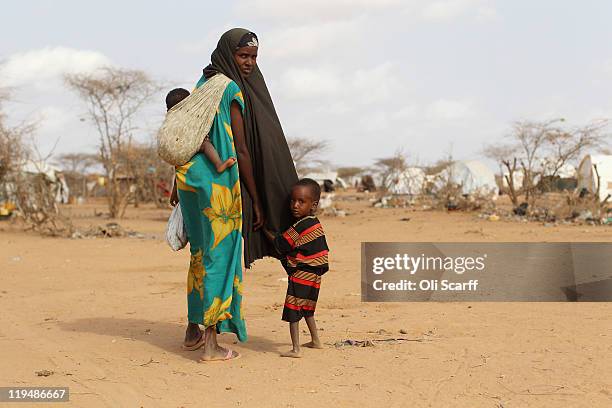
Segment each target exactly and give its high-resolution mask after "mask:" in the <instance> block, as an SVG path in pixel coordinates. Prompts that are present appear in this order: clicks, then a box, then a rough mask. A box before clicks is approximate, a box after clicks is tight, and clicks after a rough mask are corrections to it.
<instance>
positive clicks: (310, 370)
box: [0, 200, 612, 408]
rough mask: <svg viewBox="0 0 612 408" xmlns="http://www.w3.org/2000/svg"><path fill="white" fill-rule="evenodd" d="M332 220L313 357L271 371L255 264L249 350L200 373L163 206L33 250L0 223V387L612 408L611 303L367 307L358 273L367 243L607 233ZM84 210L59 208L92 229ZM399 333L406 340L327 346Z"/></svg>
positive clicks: (75, 397) (131, 398) (431, 215)
mask: <svg viewBox="0 0 612 408" xmlns="http://www.w3.org/2000/svg"><path fill="white" fill-rule="evenodd" d="M341 206H342V207H343V208H344V209H346V210H348V211H349V212H350V215H348V216H347V217H343V218H340V217H321V220H322V222H323V223H324V227H325V229H326V230H327V235H328V241H329V243H330V248H331V251H332V253H331V262H332V263H331V270H330V272H329V273H328V274H327V275H326V276H325V277H324V281H323V286H322V290H321V296H320V300H319V304H318V309H317V318H318V321H319V326H320V328H321V330H322V331H321V338H322V340H323V342H324V343H325V344H326V348H325V349H323V350H310V349H304V350H303V353H304V358H302V359H288V358H281V357H279V354H280V352H282V351H285V350H287V349H288V348H289V344H290V340H289V333H288V327H287V325H286V324H285V323H284V322H282V321H281V320H280V314H281V307H280V305H281V303H282V301H283V298H284V291H285V285H286V283H285V282H283V281H282V280H281V279H282V278H283V277H285V276H286V275H285V272H284V271H283V270H282V268H281V267H280V265H279V264H278V263H277V262H275V261H272V260H264V261H259V262H257V263H256V264H255V265H254V267H253V269H252V270H250V271H247V272H246V274H245V292H246V293H245V309H246V311H245V312H246V316H247V324H248V330H249V341H248V342H247V343H243V344H235V337H234V336H233V335H229V334H224V335H222V336H221V337H220V340H221V342H222V343H223V344H224V345H229V346H231V347H233V348H235V349H236V350H238V351H239V352H240V353H242V358H241V359H239V360H236V361H231V362H216V363H207V364H202V363H198V358H199V356H200V354H201V352H200V351H193V352H189V351H182V350H181V348H180V346H181V343H182V340H183V336H184V328H185V324H186V318H185V316H186V298H185V293H186V282H185V281H186V274H187V268H188V264H189V256H188V253H187V252H186V250H183V251H180V252H177V253H174V252H172V251H171V250H170V249H169V248H168V247H167V245H166V244H165V242H164V241H163V240H162V236H163V229H164V227H165V219H166V217H167V215H168V214H169V210H158V209H155V208H153V207H149V206H145V207H143V208H140V209H129V211H128V213H127V218H126V219H125V220H122V221H120V222H121V225H122V226H124V227H127V228H131V229H133V230H136V231H138V232H141V233H142V234H144V238H112V239H60V238H43V237H39V236H37V235H36V234H33V233H24V232H20V231H18V230H15V229H14V228H13V227H11V226H10V225H9V224H8V223H7V222H3V223H0V279H1V280H0V282H1V284H0V310H1V311H2V313H1V315H0V316H1V317H0V319H1V320H0V323H1V324H0V361H1V364H0V386H21V387H23V386H67V387H70V402H69V403H65V404H61V405H59V404H50V405H49V406H75V407H140V406H143V407H207V408H208V407H233V406H243V407H323V406H336V407H354V406H360V407H381V406H384V407H497V408H501V407H504V408H509V407H610V406H612V323H611V320H610V315H611V312H612V304H610V303H477V302H474V303H385V304H379V303H362V302H361V301H360V270H359V268H360V242H361V241H363V240H368V241H447V242H448V241H450V242H452V241H475V242H478V241H483V242H496V241H519V242H521V241H611V240H612V227H595V226H584V225H562V226H544V225H543V224H541V223H531V222H530V223H519V222H508V221H503V220H502V221H498V222H491V221H487V220H484V219H480V218H478V217H477V214H474V213H471V214H466V213H445V212H434V211H413V210H409V209H374V208H372V207H371V204H370V203H369V202H368V201H367V200H359V201H344V202H342V203H341ZM95 208H97V209H98V210H103V208H104V206H103V204H102V203H99V204H96V205H92V204H88V205H85V206H80V207H73V208H67V210H68V211H70V212H71V214H72V215H73V217H74V219H75V222H76V223H77V224H79V225H81V226H86V225H89V224H103V223H104V222H106V221H105V220H104V219H102V218H100V217H94V216H93V214H94V209H95ZM402 218H410V220H409V221H401V219H402ZM400 331H401V332H402V333H400ZM398 337H401V338H405V339H409V340H414V341H400V342H395V341H379V342H376V341H374V342H373V343H372V344H374V346H373V347H357V346H347V347H341V348H337V347H335V346H334V343H336V342H339V341H342V340H346V339H353V340H373V339H374V340H375V339H383V340H388V339H392V338H398ZM303 339H304V340H307V339H308V338H307V336H306V335H305V334H303ZM366 344H370V343H366ZM41 370H49V371H52V372H53V374H52V375H49V376H47V377H44V376H38V375H37V374H36V372H37V371H41ZM19 406H27V404H22V405H19ZM35 406H45V404H36V405H35Z"/></svg>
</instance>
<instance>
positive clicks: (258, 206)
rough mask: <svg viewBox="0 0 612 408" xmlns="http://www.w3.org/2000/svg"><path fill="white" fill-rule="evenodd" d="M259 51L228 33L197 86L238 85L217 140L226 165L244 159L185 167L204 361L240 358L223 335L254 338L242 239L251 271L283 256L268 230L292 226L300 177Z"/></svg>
mask: <svg viewBox="0 0 612 408" xmlns="http://www.w3.org/2000/svg"><path fill="white" fill-rule="evenodd" d="M258 48H259V41H258V39H257V36H256V35H255V34H254V33H252V32H250V31H248V30H245V29H241V28H235V29H232V30H230V31H228V32H226V33H225V34H223V36H221V39H220V40H219V43H218V44H217V48H216V49H215V51H214V52H213V53H212V56H211V64H210V65H208V66H207V67H206V68H205V69H204V75H203V76H202V78H201V79H200V80H199V81H198V83H197V85H196V87H199V86H201V85H203V84H204V83H205V82H206V81H207V80H209V79H210V78H212V77H213V76H214V75H218V74H223V75H225V76H227V77H228V78H229V79H231V80H232V81H231V82H229V84H228V85H227V87H226V89H225V91H224V93H223V97H222V98H221V102H220V103H219V107H218V109H217V113H216V116H215V119H214V122H213V125H212V127H211V130H210V132H209V138H210V141H211V142H212V144H213V145H214V146H215V148H216V150H217V152H218V154H219V157H220V158H221V160H227V159H228V158H229V157H233V156H234V155H236V157H237V159H238V163H237V165H235V166H233V167H230V168H229V169H227V170H225V171H223V172H222V173H217V171H216V169H215V167H214V166H213V165H212V163H210V162H209V161H208V160H207V159H206V158H205V156H204V155H203V154H196V155H195V156H194V157H193V158H192V159H191V160H190V161H189V162H188V163H187V164H185V165H183V166H179V167H177V173H176V174H177V188H178V195H179V199H180V202H181V209H182V212H183V218H184V220H185V225H186V227H187V235H188V237H189V242H190V252H191V262H190V267H189V274H188V284H187V291H188V293H187V303H188V309H189V324H188V327H187V331H186V334H185V342H184V348H185V349H188V350H196V349H198V348H200V347H202V346H203V349H204V354H203V356H202V360H204V361H211V360H229V359H234V358H237V357H239V354H238V353H237V352H235V351H232V350H230V349H225V348H223V347H221V346H219V345H218V343H217V333H220V332H233V333H235V334H236V335H237V336H238V339H239V340H240V341H246V339H247V334H246V326H245V323H244V316H243V314H242V309H241V304H242V266H241V259H240V255H241V251H242V249H243V248H242V238H243V237H244V265H245V266H246V267H247V268H249V267H250V265H251V263H252V262H253V261H254V260H256V259H260V258H263V257H264V256H276V255H275V254H276V253H275V251H274V249H273V248H272V247H271V245H270V244H269V243H268V241H267V240H266V239H265V237H264V236H263V234H262V232H261V227H262V226H264V225H266V227H267V228H268V229H271V230H274V231H280V230H282V229H284V228H286V227H288V225H289V223H290V219H289V218H288V214H287V213H288V211H286V208H287V205H288V204H287V203H288V197H289V191H290V189H291V186H292V185H293V184H294V183H295V182H296V181H297V174H296V172H295V167H294V165H293V161H292V159H291V154H290V152H289V148H288V147H287V141H286V140H285V136H284V134H283V131H282V128H281V125H280V122H279V120H278V117H277V115H276V111H275V109H274V105H273V103H272V99H271V97H270V94H269V92H268V89H267V87H266V84H265V81H264V79H263V76H262V74H261V72H260V71H259V68H258V67H257V63H256V61H257V52H258ZM241 233H242V234H241ZM200 324H201V325H204V326H205V330H204V331H202V330H201V329H200V327H199V325H200Z"/></svg>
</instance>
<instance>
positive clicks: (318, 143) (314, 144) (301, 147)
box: [287, 138, 329, 172]
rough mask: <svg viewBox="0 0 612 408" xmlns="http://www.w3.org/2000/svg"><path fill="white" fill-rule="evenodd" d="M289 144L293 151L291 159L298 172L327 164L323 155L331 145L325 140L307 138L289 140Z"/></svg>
mask: <svg viewBox="0 0 612 408" xmlns="http://www.w3.org/2000/svg"><path fill="white" fill-rule="evenodd" d="M287 144H288V145H289V150H290V151H291V157H292V158H293V161H294V162H295V167H296V169H297V170H298V172H303V171H306V170H308V169H310V168H312V167H313V164H314V165H318V166H320V165H322V164H324V163H326V161H325V160H324V159H322V158H321V155H322V154H324V153H325V150H326V149H327V148H328V147H329V143H328V142H327V141H325V140H314V139H307V138H288V139H287Z"/></svg>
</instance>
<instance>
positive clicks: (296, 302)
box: [274, 216, 329, 322]
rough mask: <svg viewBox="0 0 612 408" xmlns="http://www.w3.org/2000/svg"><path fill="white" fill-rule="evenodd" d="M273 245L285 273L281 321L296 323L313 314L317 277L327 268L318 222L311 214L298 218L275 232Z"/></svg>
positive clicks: (325, 252) (325, 248) (317, 290)
mask: <svg viewBox="0 0 612 408" xmlns="http://www.w3.org/2000/svg"><path fill="white" fill-rule="evenodd" d="M274 246H275V247H276V249H277V250H278V252H279V253H281V254H283V255H284V259H282V260H281V263H282V264H283V267H284V268H285V270H286V271H287V274H288V275H289V282H288V285H287V296H286V298H285V306H284V308H283V320H284V321H287V322H297V321H299V320H300V319H301V318H302V317H309V316H313V315H314V312H315V309H316V307H317V299H318V298H319V289H320V288H321V276H322V275H323V274H324V273H325V272H327V271H328V269H329V267H328V253H329V248H328V247H327V241H326V240H325V233H324V231H323V227H322V226H321V223H320V222H319V220H318V219H317V218H316V217H314V216H310V217H305V218H302V219H301V220H299V221H298V222H296V223H295V224H293V226H292V227H290V228H289V229H288V230H287V231H285V232H283V233H282V234H280V235H278V236H277V237H276V239H275V240H274Z"/></svg>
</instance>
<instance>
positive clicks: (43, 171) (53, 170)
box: [21, 160, 70, 204]
mask: <svg viewBox="0 0 612 408" xmlns="http://www.w3.org/2000/svg"><path fill="white" fill-rule="evenodd" d="M21 171H22V173H26V174H32V175H43V176H44V177H45V178H46V179H47V180H48V182H49V183H51V185H52V191H53V193H54V194H55V201H56V202H58V203H62V204H66V203H68V199H69V198H70V189H69V188H68V184H67V183H66V178H65V177H64V175H63V174H62V170H61V169H59V168H58V167H55V166H52V165H50V164H48V163H46V162H44V161H33V160H28V161H26V162H25V163H24V164H23V165H22V166H21Z"/></svg>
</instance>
